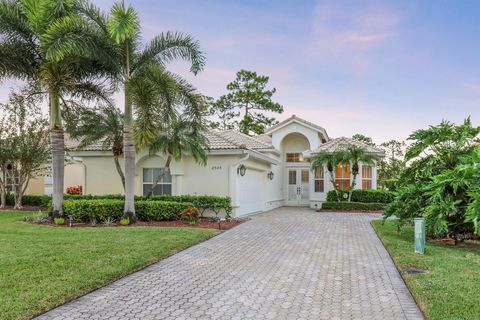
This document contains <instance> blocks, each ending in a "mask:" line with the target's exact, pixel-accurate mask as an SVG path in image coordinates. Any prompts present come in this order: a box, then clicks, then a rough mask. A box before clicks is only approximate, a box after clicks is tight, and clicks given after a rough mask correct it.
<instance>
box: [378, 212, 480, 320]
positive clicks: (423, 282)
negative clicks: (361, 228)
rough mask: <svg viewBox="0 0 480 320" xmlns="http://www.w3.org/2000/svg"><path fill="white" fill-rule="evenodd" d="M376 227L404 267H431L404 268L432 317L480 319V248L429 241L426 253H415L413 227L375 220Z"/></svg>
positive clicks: (396, 259)
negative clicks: (411, 270)
mask: <svg viewBox="0 0 480 320" xmlns="http://www.w3.org/2000/svg"><path fill="white" fill-rule="evenodd" d="M373 227H374V228H375V230H376V231H377V234H378V235H379V236H380V238H381V239H382V241H383V242H384V244H385V247H386V248H387V250H388V252H390V255H391V256H392V258H393V260H394V261H395V264H396V265H397V267H398V268H399V269H400V270H403V269H405V268H409V267H415V268H420V269H425V270H428V272H427V273H424V274H415V275H408V274H406V273H404V272H402V276H403V278H404V279H405V281H406V282H407V285H408V287H409V288H410V291H411V292H412V294H413V296H414V297H415V300H416V301H417V303H418V304H419V305H420V308H421V309H422V310H423V311H424V313H425V315H426V316H427V318H428V319H430V320H436V319H438V320H440V319H442V320H445V319H480V303H479V302H480V250H478V249H465V248H458V247H446V246H443V245H440V244H433V243H427V247H426V252H425V255H423V256H422V255H419V254H416V253H414V248H413V239H414V238H413V228H412V227H407V228H405V229H404V230H402V232H401V233H400V234H398V233H397V229H396V226H395V225H394V222H393V221H386V222H385V224H382V221H373Z"/></svg>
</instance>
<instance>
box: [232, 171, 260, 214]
mask: <svg viewBox="0 0 480 320" xmlns="http://www.w3.org/2000/svg"><path fill="white" fill-rule="evenodd" d="M264 179H266V178H265V177H264V173H263V172H262V171H257V170H253V169H250V168H249V169H247V170H246V172H245V175H244V176H243V177H242V176H238V199H239V201H238V204H239V208H237V210H236V216H237V217H239V216H244V215H248V214H253V213H257V212H260V211H262V208H263V188H262V185H263V180H264Z"/></svg>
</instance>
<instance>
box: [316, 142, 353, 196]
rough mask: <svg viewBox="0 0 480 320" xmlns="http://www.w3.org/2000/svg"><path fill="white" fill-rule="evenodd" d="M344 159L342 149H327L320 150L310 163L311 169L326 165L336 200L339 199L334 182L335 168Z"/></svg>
mask: <svg viewBox="0 0 480 320" xmlns="http://www.w3.org/2000/svg"><path fill="white" fill-rule="evenodd" d="M344 159H345V154H344V152H343V151H334V152H327V151H320V152H319V153H317V154H316V155H315V156H314V157H313V159H312V163H311V168H312V170H316V169H317V168H322V170H323V166H326V167H327V171H328V173H329V176H330V182H331V183H332V186H333V190H335V193H336V195H337V200H340V197H339V195H338V187H337V184H336V182H335V168H336V167H337V165H339V164H340V163H342V162H343V161H344Z"/></svg>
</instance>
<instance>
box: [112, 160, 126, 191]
mask: <svg viewBox="0 0 480 320" xmlns="http://www.w3.org/2000/svg"><path fill="white" fill-rule="evenodd" d="M113 161H114V162H115V167H116V168H117V172H118V175H119V176H120V180H122V185H123V190H124V191H125V175H124V174H123V171H122V167H121V166H120V161H118V156H117V155H114V156H113Z"/></svg>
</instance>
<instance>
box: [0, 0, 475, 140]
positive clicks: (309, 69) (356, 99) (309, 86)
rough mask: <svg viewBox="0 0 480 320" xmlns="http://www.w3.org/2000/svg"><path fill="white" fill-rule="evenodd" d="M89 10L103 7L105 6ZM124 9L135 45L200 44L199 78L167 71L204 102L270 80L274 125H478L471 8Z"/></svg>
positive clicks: (166, 5) (396, 130)
mask: <svg viewBox="0 0 480 320" xmlns="http://www.w3.org/2000/svg"><path fill="white" fill-rule="evenodd" d="M126 2H127V3H128V1H126ZM94 3H95V4H97V5H98V6H100V7H101V8H103V9H105V10H108V9H109V8H110V6H111V4H112V3H113V1H111V0H96V1H94ZM130 3H131V4H132V5H133V6H134V7H135V8H136V10H137V11H138V12H139V16H140V18H141V23H142V32H143V36H144V39H145V41H148V40H149V39H151V38H152V37H154V36H155V35H157V34H159V33H161V32H164V31H168V30H172V31H182V32H186V33H189V34H191V35H192V36H193V37H194V38H195V39H197V40H198V41H199V42H200V45H201V48H202V50H203V51H204V53H205V55H206V66H205V69H204V70H203V72H201V73H200V74H199V75H197V76H193V75H191V74H189V73H188V66H187V65H186V64H184V63H174V64H172V65H169V66H168V68H169V69H170V70H171V71H174V72H176V73H178V74H180V75H182V76H184V77H185V78H187V79H188V80H189V81H190V82H191V83H192V84H193V85H195V86H196V87H197V88H198V90H200V92H201V93H202V94H205V95H208V96H213V97H218V96H220V95H222V94H224V93H225V92H226V84H227V83H228V82H230V81H232V80H233V79H234V78H235V73H236V72H237V71H239V70H240V69H247V70H253V71H256V72H257V73H259V74H262V75H268V76H269V77H270V85H271V87H275V88H276V90H277V93H276V94H275V95H274V100H275V101H276V102H278V103H280V104H282V105H283V106H284V109H285V111H284V113H283V114H281V115H279V116H278V117H277V118H278V119H279V120H282V119H285V118H287V117H290V116H291V115H292V114H295V115H297V116H299V117H302V118H304V119H306V120H309V121H311V122H314V123H316V124H318V125H320V126H322V127H324V128H325V129H326V130H327V132H328V134H329V135H330V136H331V137H339V136H352V135H353V134H355V133H362V134H365V135H368V136H370V137H372V138H373V139H374V141H375V142H377V143H381V142H383V141H386V140H389V139H399V140H404V139H406V138H407V137H408V135H409V134H410V133H411V132H412V131H413V130H416V129H419V128H425V127H427V126H428V125H435V124H438V123H439V122H440V121H441V120H442V119H448V120H450V121H453V122H457V123H458V122H461V121H463V119H464V118H465V117H467V116H471V118H472V120H473V122H474V124H476V125H480V123H479V122H480V41H479V35H480V2H479V1H475V0H472V1H468V0H464V1H454V0H450V1H441V0H437V1H408V0H406V1H386V0H385V1H373V0H372V1H359V0H357V1H313V0H302V1H293V0H292V1H288V0H287V1H273V0H271V1H253V0H243V1H240V0H237V1H233V0H231V1H227V0H201V1H198V0H182V1H180V0H176V1H175V0H163V1H154V0H133V1H130ZM7 85H8V84H5V83H4V84H2V85H1V86H2V87H1V88H0V99H2V100H3V98H4V97H5V96H6V93H5V92H6V90H7ZM118 97H120V95H118ZM5 99H6V97H5Z"/></svg>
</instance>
